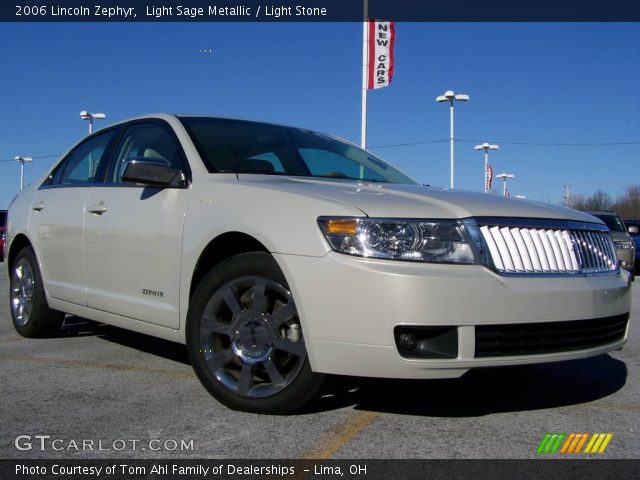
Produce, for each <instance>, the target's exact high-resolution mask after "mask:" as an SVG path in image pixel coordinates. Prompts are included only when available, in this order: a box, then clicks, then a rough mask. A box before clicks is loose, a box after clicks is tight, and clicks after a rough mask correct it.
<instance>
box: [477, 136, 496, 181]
mask: <svg viewBox="0 0 640 480" xmlns="http://www.w3.org/2000/svg"><path fill="white" fill-rule="evenodd" d="M475 148H476V150H484V193H488V192H489V179H488V178H487V173H488V172H487V170H488V168H489V150H499V149H500V147H499V146H498V145H493V144H490V143H487V142H484V143H482V144H480V145H476V147H475Z"/></svg>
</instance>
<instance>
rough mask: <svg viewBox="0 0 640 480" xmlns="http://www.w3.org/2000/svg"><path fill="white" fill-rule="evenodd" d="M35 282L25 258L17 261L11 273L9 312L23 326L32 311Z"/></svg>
mask: <svg viewBox="0 0 640 480" xmlns="http://www.w3.org/2000/svg"><path fill="white" fill-rule="evenodd" d="M34 291H35V280H34V275H33V270H32V269H31V265H30V264H29V262H28V261H27V260H26V259H25V258H21V259H19V260H18V261H17V262H16V264H15V266H14V267H13V272H12V273H11V293H10V302H11V311H12V313H13V318H14V319H15V321H16V323H17V324H18V325H20V326H24V325H26V324H27V322H29V317H30V316H31V311H32V310H33V293H34Z"/></svg>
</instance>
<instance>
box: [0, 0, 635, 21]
mask: <svg viewBox="0 0 640 480" xmlns="http://www.w3.org/2000/svg"><path fill="white" fill-rule="evenodd" d="M368 3H369V17H374V18H379V19H385V20H392V21H397V22H638V21H640V2H639V1H638V0H607V1H604V0H580V1H576V0H445V1H434V0H369V2H368ZM363 4H364V0H278V1H274V2H270V0H235V1H234V0H209V1H206V0H155V1H154V0H16V1H14V2H8V1H3V2H1V5H0V21H2V22H274V23H275V22H305V21H311V22H324V21H326V22H358V21H362V20H363Z"/></svg>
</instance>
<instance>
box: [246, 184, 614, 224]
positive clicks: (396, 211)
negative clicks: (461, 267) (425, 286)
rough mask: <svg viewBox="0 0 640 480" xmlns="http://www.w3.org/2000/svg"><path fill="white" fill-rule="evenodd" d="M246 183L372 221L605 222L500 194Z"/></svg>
mask: <svg viewBox="0 0 640 480" xmlns="http://www.w3.org/2000/svg"><path fill="white" fill-rule="evenodd" d="M239 178H240V181H241V182H243V183H245V182H248V183H254V184H255V183H260V184H262V185H261V186H262V187H263V188H264V187H267V186H268V188H270V189H276V190H283V191H287V192H289V193H299V194H300V195H304V196H312V197H317V198H320V199H323V200H330V201H335V202H339V203H342V204H349V205H351V206H353V207H355V208H357V209H358V210H361V211H362V212H363V213H365V214H366V215H368V216H370V217H404V218H466V217H524V218H548V219H558V220H575V221H580V222H589V223H602V222H601V221H600V220H598V219H597V218H595V217H593V216H591V215H587V214H584V213H582V212H579V211H577V210H573V209H569V208H563V207H559V206H555V205H550V204H547V203H540V202H534V201H531V200H524V199H517V198H504V197H501V196H498V195H494V194H485V193H475V192H468V191H463V190H445V189H438V188H433V187H426V186H421V185H399V184H389V183H369V182H357V181H345V180H332V179H328V180H325V179H315V178H306V177H278V176H266V175H255V174H241V175H240V177H239Z"/></svg>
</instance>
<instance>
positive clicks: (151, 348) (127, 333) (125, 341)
mask: <svg viewBox="0 0 640 480" xmlns="http://www.w3.org/2000/svg"><path fill="white" fill-rule="evenodd" d="M61 332H62V335H63V336H65V335H66V336H74V337H80V336H95V337H98V338H100V339H102V340H106V341H108V342H112V343H117V344H118V345H122V346H124V347H128V348H134V349H136V350H140V351H141V352H145V353H149V354H151V355H156V356H158V357H162V358H166V359H167V360H172V361H174V362H179V363H183V364H185V365H191V363H190V362H189V354H188V353H187V348H186V347H185V346H184V345H181V344H179V343H176V342H170V341H168V340H163V339H161V338H157V337H152V336H150V335H145V334H143V333H137V332H133V331H131V330H125V329H122V328H118V327H114V326H111V325H106V324H104V323H98V322H94V321H92V320H87V319H84V318H80V317H75V316H67V317H66V318H65V320H64V324H63V326H62V329H61Z"/></svg>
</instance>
